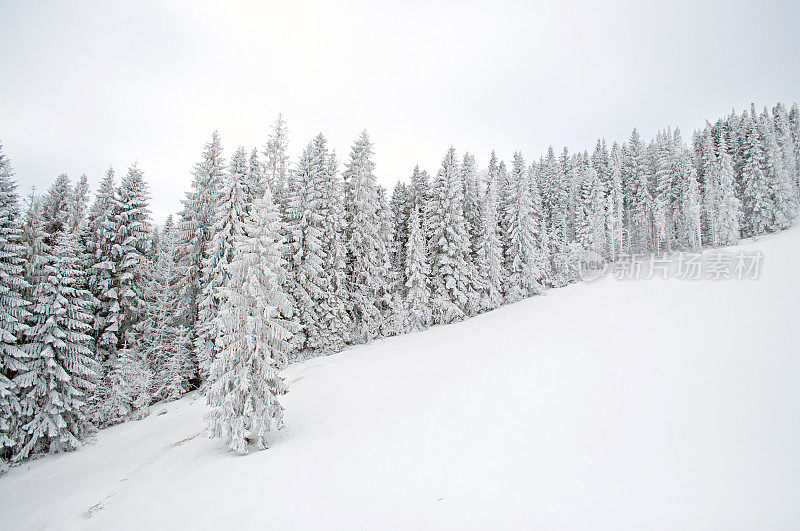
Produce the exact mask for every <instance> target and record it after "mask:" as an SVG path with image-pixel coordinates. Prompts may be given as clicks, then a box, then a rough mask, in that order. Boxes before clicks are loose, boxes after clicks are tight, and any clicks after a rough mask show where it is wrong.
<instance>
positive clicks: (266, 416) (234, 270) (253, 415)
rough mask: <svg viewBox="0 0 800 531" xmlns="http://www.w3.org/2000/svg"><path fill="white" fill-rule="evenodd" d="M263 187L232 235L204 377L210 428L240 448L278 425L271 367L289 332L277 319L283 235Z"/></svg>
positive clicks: (277, 363) (262, 441)
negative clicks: (216, 335) (216, 345)
mask: <svg viewBox="0 0 800 531" xmlns="http://www.w3.org/2000/svg"><path fill="white" fill-rule="evenodd" d="M279 225H280V220H279V215H278V211H277V209H276V207H275V205H274V203H273V201H272V197H271V193H270V192H269V189H267V190H266V192H265V194H264V196H263V197H261V198H259V199H258V200H257V201H256V202H255V204H254V205H253V208H252V209H251V212H250V215H249V217H248V220H247V225H246V230H245V232H244V234H240V235H237V237H236V245H235V250H234V255H233V261H232V262H231V268H230V273H231V276H230V280H229V282H228V283H227V285H226V286H225V288H223V290H222V294H223V295H222V306H221V308H220V321H221V322H222V324H223V333H222V334H221V335H220V343H221V347H222V348H221V349H220V352H219V356H218V357H217V358H215V359H214V361H213V363H212V365H211V374H210V376H209V381H208V394H207V396H208V403H209V405H210V406H211V407H212V408H213V409H212V411H211V413H210V415H209V425H210V433H211V435H212V436H215V437H223V438H224V439H225V440H226V443H227V445H228V447H229V448H230V449H232V450H234V451H236V452H239V453H241V454H244V453H247V451H248V449H249V446H250V445H255V446H256V447H258V448H266V447H267V445H268V440H267V436H268V434H269V432H270V431H273V430H275V429H278V428H280V427H281V425H282V423H283V422H282V418H283V407H282V406H281V404H280V402H279V401H278V395H280V394H283V393H284V392H285V391H286V386H285V384H284V381H283V379H282V378H281V376H280V375H279V373H278V369H279V368H281V367H283V366H284V364H285V363H286V353H287V349H288V343H287V340H288V339H289V338H291V336H292V333H291V332H290V331H289V330H288V329H287V327H286V326H285V322H284V321H283V319H282V318H281V312H280V307H281V306H285V305H286V304H287V303H288V299H287V296H286V294H285V293H284V292H283V291H282V288H281V286H282V285H283V280H282V277H283V276H284V275H285V274H286V273H285V271H284V268H283V265H282V253H283V250H282V245H283V242H282V238H281V233H280V228H279Z"/></svg>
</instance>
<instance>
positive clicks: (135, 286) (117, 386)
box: [101, 164, 152, 424]
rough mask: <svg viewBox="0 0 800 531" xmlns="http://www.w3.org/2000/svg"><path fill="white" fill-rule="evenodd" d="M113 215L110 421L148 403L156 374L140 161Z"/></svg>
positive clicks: (133, 414) (137, 412) (106, 409)
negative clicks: (150, 346)
mask: <svg viewBox="0 0 800 531" xmlns="http://www.w3.org/2000/svg"><path fill="white" fill-rule="evenodd" d="M118 197H119V199H118V202H117V208H116V211H115V214H114V218H113V219H112V233H113V234H116V235H117V236H116V240H115V243H114V246H113V249H112V258H113V260H114V262H115V263H116V270H115V274H114V277H113V281H112V286H113V288H114V289H115V291H116V294H117V300H116V303H117V304H118V306H119V309H118V311H119V316H118V321H117V323H118V330H117V331H116V335H117V340H118V344H117V348H116V350H115V351H114V352H111V353H110V354H109V360H108V363H107V365H108V369H107V371H106V378H107V385H108V396H105V397H103V401H102V404H101V410H102V414H103V417H104V419H105V422H106V423H111V424H113V423H116V422H121V421H123V420H127V419H128V418H137V417H140V416H141V415H142V414H144V413H145V412H146V409H147V406H149V404H150V400H151V398H150V385H151V380H152V373H151V371H150V367H149V364H148V363H147V360H146V358H145V348H144V347H145V345H144V341H143V323H144V317H145V315H146V312H147V304H146V300H145V293H144V292H145V286H146V279H147V278H148V276H149V273H150V269H151V268H150V260H149V258H148V256H149V255H150V243H151V242H150V237H151V236H150V235H151V226H150V210H149V207H148V205H149V192H148V188H147V184H146V183H145V181H144V175H143V174H142V171H141V170H140V169H139V168H138V166H137V165H136V164H134V165H133V166H131V168H130V169H129V170H128V173H127V174H126V176H125V178H123V179H122V183H121V184H120V187H119V191H118Z"/></svg>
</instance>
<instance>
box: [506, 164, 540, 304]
mask: <svg viewBox="0 0 800 531" xmlns="http://www.w3.org/2000/svg"><path fill="white" fill-rule="evenodd" d="M527 175H528V174H527V169H526V166H525V160H524V159H523V158H522V154H521V153H519V152H516V153H514V160H513V162H512V165H511V173H510V174H509V180H510V182H511V184H512V185H513V186H514V189H513V192H512V194H511V202H510V203H509V205H508V206H507V208H508V209H509V210H508V212H507V219H508V220H509V221H508V228H507V231H508V236H509V246H508V249H506V256H505V264H506V271H508V277H507V278H506V284H505V289H504V293H505V298H506V301H508V302H516V301H518V300H521V299H523V298H525V297H529V296H531V295H534V294H537V293H540V292H541V291H542V272H541V271H540V270H539V267H538V266H539V264H540V263H541V260H540V259H539V253H540V252H541V249H540V248H539V246H538V235H537V233H536V228H537V224H536V218H535V217H534V215H533V208H532V202H531V197H530V184H529V182H528V179H527Z"/></svg>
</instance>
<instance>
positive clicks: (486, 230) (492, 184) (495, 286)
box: [475, 151, 541, 311]
mask: <svg viewBox="0 0 800 531" xmlns="http://www.w3.org/2000/svg"><path fill="white" fill-rule="evenodd" d="M499 177H500V175H499V169H498V167H497V156H496V155H495V153H494V151H492V155H491V157H490V159H489V171H488V172H487V174H486V179H485V181H486V182H485V192H484V195H483V200H482V201H481V203H480V218H481V226H480V233H479V234H478V238H477V247H476V249H475V250H476V262H475V263H476V267H477V272H478V275H479V276H480V285H481V286H482V290H481V293H480V294H481V304H480V308H481V310H482V311H488V310H494V309H495V308H497V307H499V306H500V305H501V304H502V302H503V275H504V272H503V249H502V247H501V243H500V227H499V217H500V216H499V213H498V206H499V193H500V192H499V190H498V188H499V186H500V178H499ZM539 206H540V208H541V200H540V203H539Z"/></svg>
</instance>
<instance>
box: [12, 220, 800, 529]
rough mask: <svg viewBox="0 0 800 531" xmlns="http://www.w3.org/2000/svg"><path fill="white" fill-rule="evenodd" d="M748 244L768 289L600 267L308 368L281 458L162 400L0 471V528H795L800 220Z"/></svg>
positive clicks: (295, 390) (290, 399)
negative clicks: (220, 436)
mask: <svg viewBox="0 0 800 531" xmlns="http://www.w3.org/2000/svg"><path fill="white" fill-rule="evenodd" d="M737 249H746V250H748V251H754V250H761V251H762V252H763V255H764V260H763V264H762V268H763V269H762V273H761V278H760V279H759V280H757V281H749V280H743V281H735V280H729V281H710V280H705V281H680V280H675V279H672V280H666V281H664V280H639V281H620V280H615V279H613V278H605V279H603V280H600V281H597V282H593V283H588V284H581V285H575V286H571V287H568V288H564V289H558V290H552V291H550V292H548V293H547V294H546V295H545V296H541V297H536V298H533V299H528V300H525V301H523V302H521V303H518V304H514V305H511V306H507V307H503V308H501V309H499V310H496V311H494V312H491V313H488V314H484V315H482V316H479V317H476V318H473V319H470V320H468V321H465V322H462V323H459V324H455V325H450V326H444V327H437V328H434V329H431V330H428V331H426V332H422V333H417V334H411V335H407V336H403V337H397V338H392V339H387V340H383V341H379V342H376V343H374V344H371V345H367V346H362V347H357V348H351V349H348V350H347V351H345V352H342V353H340V354H337V355H335V356H331V357H327V358H317V359H314V360H310V361H307V362H304V363H300V364H296V365H293V366H291V367H289V368H288V369H287V370H285V371H284V374H285V377H286V379H287V380H288V382H289V387H290V393H289V394H288V395H286V396H285V397H283V403H284V405H285V407H286V427H285V429H284V430H283V431H282V432H280V434H279V435H278V436H277V437H276V438H275V440H274V442H273V444H272V447H271V448H270V449H268V450H266V451H262V452H254V453H251V454H250V455H247V456H243V457H239V456H236V455H235V454H232V453H230V452H227V451H226V450H225V449H224V443H223V442H222V441H220V440H211V439H208V438H206V436H205V434H204V432H203V414H204V413H205V412H206V406H205V402H204V399H203V398H202V397H199V398H198V397H197V396H196V395H195V394H191V395H189V396H187V397H186V398H184V399H182V400H180V401H178V402H174V403H170V404H166V405H165V406H161V405H156V406H154V407H153V408H152V410H151V414H150V416H149V417H148V418H146V419H144V420H141V421H138V422H130V423H127V424H123V425H119V426H115V427H113V428H109V429H106V430H103V431H101V432H100V433H99V434H98V435H97V437H96V441H94V442H93V443H92V444H90V445H89V446H87V447H86V448H84V449H82V450H80V451H78V452H74V453H71V454H63V455H56V456H48V457H45V458H42V459H39V460H36V461H33V462H30V463H27V464H25V465H24V466H22V467H18V468H15V469H12V470H11V471H10V472H9V473H8V474H7V475H6V476H4V477H2V478H0V529H27V528H36V529H39V528H56V529H57V528H76V527H85V528H91V529H108V528H119V527H121V526H122V527H137V528H144V527H149V528H176V527H178V526H180V527H185V528H189V527H199V528H210V527H222V526H225V527H233V526H242V527H245V528H267V527H275V528H283V529H296V528H306V529H308V528H320V527H338V528H350V529H353V528H355V529H376V528H382V529H386V528H389V529H412V528H452V529H477V528H509V527H517V528H519V527H526V528H541V529H583V528H595V529H596V528H601V529H619V528H626V529H660V528H665V529H676V528H684V529H685V528H692V529H721V528H725V529H755V528H758V529H780V528H784V529H785V528H798V527H800V459H798V456H797V452H798V448H800V385H799V384H798V383H799V382H800V347H798V343H799V342H798V332H797V330H798V329H797V328H796V327H797V326H798V323H799V322H800V279H798V264H800V230H797V229H793V230H791V231H788V232H785V233H782V234H780V235H777V236H774V237H770V238H763V239H760V240H758V241H756V242H750V243H747V244H745V245H743V246H741V247H739V248H737ZM162 409H166V414H161V415H159V414H158V413H159V412H160V411H161V410H162Z"/></svg>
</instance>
